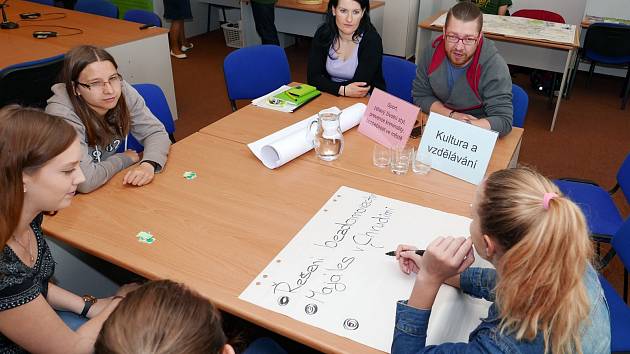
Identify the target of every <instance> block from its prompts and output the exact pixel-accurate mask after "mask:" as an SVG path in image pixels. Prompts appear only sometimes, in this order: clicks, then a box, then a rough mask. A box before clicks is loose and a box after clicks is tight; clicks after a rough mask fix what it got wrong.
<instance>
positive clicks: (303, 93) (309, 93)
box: [273, 84, 321, 107]
mask: <svg viewBox="0 0 630 354" xmlns="http://www.w3.org/2000/svg"><path fill="white" fill-rule="evenodd" d="M320 94H321V92H320V91H319V90H317V89H316V88H315V87H314V86H311V85H306V84H302V85H298V86H295V87H292V88H290V89H288V90H286V91H284V92H281V93H279V94H277V95H275V96H273V97H275V98H277V99H279V100H282V101H284V102H287V103H290V104H293V105H296V106H298V107H299V106H301V105H303V104H305V103H306V102H308V101H310V100H312V99H313V98H315V97H317V96H319V95H320Z"/></svg>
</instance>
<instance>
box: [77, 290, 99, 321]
mask: <svg viewBox="0 0 630 354" xmlns="http://www.w3.org/2000/svg"><path fill="white" fill-rule="evenodd" d="M82 298H83V303H84V304H83V311H81V314H80V315H79V316H81V317H86V318H87V314H88V312H89V311H90V307H92V305H94V304H95V303H96V301H97V300H98V299H97V298H95V297H94V296H92V295H83V296H82Z"/></svg>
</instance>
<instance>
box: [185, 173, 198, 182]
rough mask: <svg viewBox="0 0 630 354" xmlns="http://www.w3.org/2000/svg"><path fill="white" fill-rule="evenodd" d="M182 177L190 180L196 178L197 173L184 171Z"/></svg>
mask: <svg viewBox="0 0 630 354" xmlns="http://www.w3.org/2000/svg"><path fill="white" fill-rule="evenodd" d="M182 176H184V178H186V179H187V180H191V179H195V178H197V173H196V172H193V171H186V172H184V174H183V175H182Z"/></svg>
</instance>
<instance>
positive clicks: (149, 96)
mask: <svg viewBox="0 0 630 354" xmlns="http://www.w3.org/2000/svg"><path fill="white" fill-rule="evenodd" d="M131 86H133V88H135V89H136V90H137V91H138V93H139V94H140V96H142V98H144V102H145V103H146V105H147V107H148V108H149V110H150V111H151V113H153V115H154V116H155V117H156V118H157V119H159V120H160V122H162V124H164V128H165V129H166V132H167V133H168V137H169V138H170V139H171V142H172V143H175V136H174V135H173V134H174V133H175V122H173V115H172V114H171V109H170V108H169V107H168V101H166V96H165V95H164V92H162V89H161V88H160V86H158V85H155V84H133V85H131ZM127 138H128V139H127V149H132V150H135V151H136V152H140V151H143V150H144V146H143V145H142V144H140V142H138V140H136V138H134V136H133V135H131V134H129V136H128V137H127ZM124 151H125V145H124V144H120V146H119V147H118V152H124Z"/></svg>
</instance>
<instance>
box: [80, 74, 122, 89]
mask: <svg viewBox="0 0 630 354" xmlns="http://www.w3.org/2000/svg"><path fill="white" fill-rule="evenodd" d="M121 82H122V75H120V74H118V73H116V74H114V75H113V76H112V77H110V78H109V80H107V81H94V82H90V83H89V84H84V83H82V82H78V81H77V84H79V85H81V86H83V87H85V88H86V89H88V90H91V89H92V88H95V89H103V88H105V84H109V86H111V87H113V86H120V83H121Z"/></svg>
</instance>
